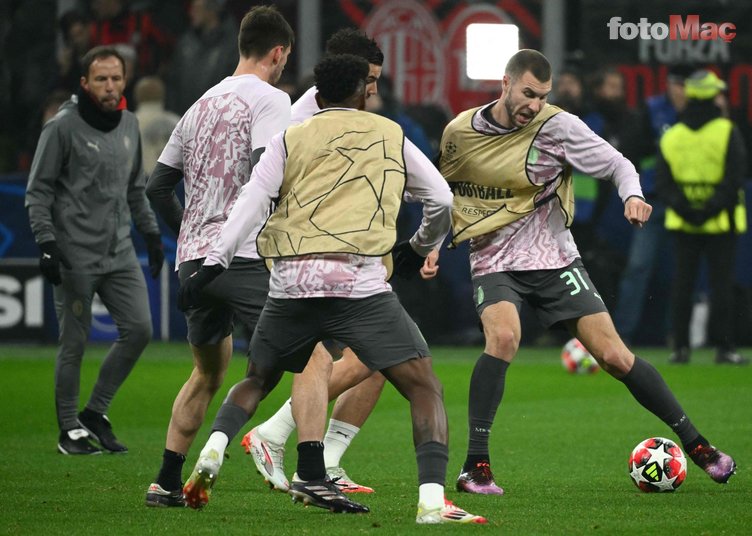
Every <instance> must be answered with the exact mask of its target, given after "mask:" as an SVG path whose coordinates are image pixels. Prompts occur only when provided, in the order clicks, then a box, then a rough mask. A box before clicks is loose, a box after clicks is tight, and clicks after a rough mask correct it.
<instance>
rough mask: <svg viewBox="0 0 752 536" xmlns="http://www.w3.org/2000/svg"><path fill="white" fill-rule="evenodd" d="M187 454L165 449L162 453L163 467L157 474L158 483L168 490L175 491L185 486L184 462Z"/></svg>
mask: <svg viewBox="0 0 752 536" xmlns="http://www.w3.org/2000/svg"><path fill="white" fill-rule="evenodd" d="M184 463H185V455H183V454H180V453H178V452H174V451H172V450H167V449H165V450H164V453H163V454H162V467H161V468H160V469H159V474H158V475H157V484H159V485H160V486H162V489H164V490H167V491H175V490H179V489H182V488H183V479H182V472H183V464H184Z"/></svg>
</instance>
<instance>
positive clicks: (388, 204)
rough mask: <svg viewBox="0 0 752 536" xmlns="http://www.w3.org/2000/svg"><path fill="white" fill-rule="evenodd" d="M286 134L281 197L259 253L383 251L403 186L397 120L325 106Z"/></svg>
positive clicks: (390, 242)
mask: <svg viewBox="0 0 752 536" xmlns="http://www.w3.org/2000/svg"><path fill="white" fill-rule="evenodd" d="M284 142H285V148H286V150H287V154H288V158H287V161H286V163H285V173H284V178H283V181H282V187H281V189H280V200H279V204H278V206H277V209H276V210H275V211H274V213H273V214H272V215H271V216H270V217H269V219H268V221H267V222H266V225H265V226H264V228H263V229H262V230H261V232H260V233H259V236H258V239H257V242H256V244H257V247H258V251H259V254H260V255H261V256H262V257H265V258H280V257H291V256H298V255H309V254H319V253H352V254H358V255H368V256H382V255H385V254H387V253H389V252H390V251H391V250H392V247H393V246H394V242H395V241H396V239H397V214H398V212H399V208H400V205H401V203H402V193H403V191H404V189H405V160H404V157H403V152H402V151H403V144H404V134H403V132H402V128H400V126H399V125H398V124H397V123H395V122H394V121H390V120H389V119H386V118H384V117H381V116H378V115H376V114H372V113H368V112H361V111H355V110H325V111H323V112H321V113H318V114H316V115H315V116H314V117H312V118H311V119H309V120H308V121H305V122H303V123H301V124H300V125H296V126H292V127H290V128H288V129H287V131H286V132H285V134H284ZM385 264H386V263H385Z"/></svg>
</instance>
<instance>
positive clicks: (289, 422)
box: [258, 398, 295, 445]
mask: <svg viewBox="0 0 752 536" xmlns="http://www.w3.org/2000/svg"><path fill="white" fill-rule="evenodd" d="M258 429H259V432H261V435H262V436H264V437H265V438H266V440H267V441H269V442H270V443H276V444H277V445H284V444H285V443H287V438H288V437H290V434H292V431H293V430H295V419H293V418H292V399H290V398H288V399H287V400H286V401H285V403H284V404H282V407H281V408H279V409H278V410H277V413H275V414H274V415H272V416H271V417H270V418H269V419H268V420H266V421H264V422H263V423H261V424H260V425H259V428H258Z"/></svg>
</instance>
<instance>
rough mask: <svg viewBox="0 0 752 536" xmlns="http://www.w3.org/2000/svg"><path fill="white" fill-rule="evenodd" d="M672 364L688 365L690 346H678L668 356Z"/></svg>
mask: <svg viewBox="0 0 752 536" xmlns="http://www.w3.org/2000/svg"><path fill="white" fill-rule="evenodd" d="M668 362H669V363H671V364H672V365H686V364H687V363H689V348H677V349H676V350H674V351H673V352H672V353H671V355H670V356H669V357H668Z"/></svg>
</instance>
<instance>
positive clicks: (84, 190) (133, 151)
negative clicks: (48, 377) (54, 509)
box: [26, 47, 164, 455]
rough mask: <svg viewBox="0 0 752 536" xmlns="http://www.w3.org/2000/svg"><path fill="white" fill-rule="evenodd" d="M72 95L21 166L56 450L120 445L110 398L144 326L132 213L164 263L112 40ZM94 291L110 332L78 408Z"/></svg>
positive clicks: (152, 256) (147, 326)
mask: <svg viewBox="0 0 752 536" xmlns="http://www.w3.org/2000/svg"><path fill="white" fill-rule="evenodd" d="M82 67H83V69H84V72H85V73H86V75H85V76H84V77H83V78H82V79H81V87H80V90H79V91H78V94H77V95H76V96H74V97H73V98H71V100H69V101H67V102H66V103H65V104H63V106H62V108H61V109H60V111H59V112H58V113H57V115H55V117H54V118H53V119H52V120H50V121H48V122H47V123H46V124H45V126H44V129H43V130H42V136H41V137H40V139H39V145H38V147H37V150H36V153H35V154H34V160H33V162H32V166H31V172H30V174H29V184H28V187H27V190H26V207H27V208H28V211H29V221H30V222H31V229H32V231H33V232H34V238H35V240H36V242H37V244H38V245H39V249H40V250H41V255H40V260H39V267H40V269H41V272H42V275H43V276H44V277H45V279H47V280H48V281H49V282H50V283H52V284H53V285H54V288H53V291H54V296H55V310H56V313H57V317H58V323H59V326H60V349H59V350H58V354H57V359H56V363H55V406H56V409H57V419H58V426H59V428H60V437H59V440H58V445H57V448H58V450H59V451H60V452H61V453H63V454H83V455H86V454H99V453H100V452H101V450H100V448H99V447H97V446H96V445H95V444H93V443H91V440H92V439H94V440H95V441H97V442H98V443H99V445H100V446H101V447H102V448H103V449H105V450H107V451H109V452H113V453H123V452H127V451H128V448H127V447H126V446H125V445H123V444H122V443H120V442H119V441H118V440H117V438H116V437H115V434H114V433H113V431H112V425H111V424H110V421H109V419H108V418H107V411H108V410H109V407H110V404H111V403H112V399H113V398H114V396H115V394H116V392H117V391H118V389H119V388H120V386H121V385H122V384H123V382H124V381H125V380H126V378H127V377H128V375H129V374H130V372H131V370H132V369H133V367H134V365H135V364H136V361H137V360H138V358H139V356H140V355H141V352H142V351H143V350H144V348H145V347H146V345H147V344H148V342H149V340H150V339H151V335H152V325H151V313H150V311H149V296H148V294H147V290H146V282H145V281H144V274H143V271H142V270H141V265H140V264H139V262H138V259H137V258H136V252H135V250H134V248H133V242H132V241H131V222H133V223H135V225H136V227H137V228H138V230H139V232H140V233H141V234H142V235H143V236H144V239H145V240H146V244H147V248H148V253H149V268H150V270H151V275H152V277H154V278H156V277H157V275H158V274H159V271H160V270H161V269H162V264H163V263H164V254H163V252H162V242H161V238H160V234H159V227H157V220H156V217H155V216H154V213H153V212H152V210H151V208H150V207H149V202H148V201H147V199H146V195H145V193H144V187H145V181H144V176H143V173H142V169H141V144H140V143H139V134H138V124H137V121H136V118H135V117H134V116H133V114H131V113H130V112H128V111H127V110H124V108H125V105H124V102H123V97H122V92H123V86H124V84H125V73H124V71H123V70H124V68H125V62H124V61H123V59H122V58H121V57H120V55H119V54H118V52H117V51H116V50H115V49H114V48H110V47H95V48H93V49H92V50H90V51H89V52H88V53H87V54H86V55H85V56H84V59H83V63H82ZM94 293H97V294H98V295H99V297H100V298H101V299H102V302H104V304H105V306H106V307H107V310H108V311H109V312H110V314H111V315H112V318H113V320H114V321H115V324H116V325H117V329H118V338H117V340H116V341H115V342H114V344H113V345H112V347H111V348H110V350H109V352H108V353H107V356H106V357H105V358H104V361H103V363H102V366H101V368H100V371H99V377H98V378H97V382H96V384H95V385H94V389H93V391H92V393H91V396H90V397H89V401H88V402H87V403H86V407H85V408H84V409H83V411H81V412H80V413H79V412H78V404H79V384H80V380H81V378H80V373H81V361H82V359H83V355H84V347H85V345H86V340H87V338H88V335H89V330H90V328H91V317H92V314H91V305H92V300H93V298H94Z"/></svg>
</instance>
